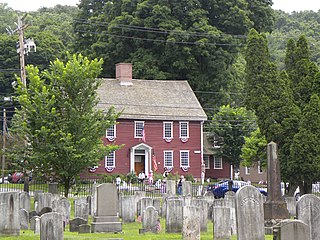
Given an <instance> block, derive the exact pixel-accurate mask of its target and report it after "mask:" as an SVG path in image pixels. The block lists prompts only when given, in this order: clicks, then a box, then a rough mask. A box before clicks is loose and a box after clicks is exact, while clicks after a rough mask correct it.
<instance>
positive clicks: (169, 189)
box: [166, 180, 177, 196]
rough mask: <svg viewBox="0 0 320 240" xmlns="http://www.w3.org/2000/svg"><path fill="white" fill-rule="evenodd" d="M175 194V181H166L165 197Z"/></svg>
mask: <svg viewBox="0 0 320 240" xmlns="http://www.w3.org/2000/svg"><path fill="white" fill-rule="evenodd" d="M176 192H177V186H176V181H175V180H167V182H166V194H167V196H174V195H176Z"/></svg>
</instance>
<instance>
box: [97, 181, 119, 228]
mask: <svg viewBox="0 0 320 240" xmlns="http://www.w3.org/2000/svg"><path fill="white" fill-rule="evenodd" d="M96 190H97V199H96V201H97V209H96V215H95V216H94V217H93V221H92V225H91V230H92V232H93V233H95V232H121V231H122V223H121V222H120V221H119V217H118V211H119V209H118V204H119V199H118V192H117V187H116V185H114V184H111V183H104V184H101V185H99V186H98V187H97V189H96Z"/></svg>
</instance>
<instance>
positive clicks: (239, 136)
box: [210, 106, 257, 168]
mask: <svg viewBox="0 0 320 240" xmlns="http://www.w3.org/2000/svg"><path fill="white" fill-rule="evenodd" d="M210 127H211V132H214V133H215V134H216V136H219V139H220V140H219V141H218V142H219V144H220V145H221V146H220V148H219V149H220V152H219V153H218V154H217V155H220V156H221V157H223V159H225V160H227V161H228V162H229V163H231V164H233V165H234V166H235V167H236V168H239V165H240V160H241V159H240V155H241V148H242V145H243V144H244V142H245V138H244V137H246V136H249V135H250V133H251V132H252V131H254V130H255V129H256V127H257V126H256V123H255V116H254V114H253V112H251V111H247V110H246V109H245V108H243V107H241V108H235V107H230V106H222V107H221V108H220V110H219V112H218V113H216V114H215V115H214V117H213V118H212V121H211V124H210Z"/></svg>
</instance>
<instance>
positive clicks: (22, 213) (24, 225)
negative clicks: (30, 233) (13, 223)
mask: <svg viewBox="0 0 320 240" xmlns="http://www.w3.org/2000/svg"><path fill="white" fill-rule="evenodd" d="M19 217H20V229H21V230H28V229H29V213H28V211H27V210H25V209H23V208H20V210H19Z"/></svg>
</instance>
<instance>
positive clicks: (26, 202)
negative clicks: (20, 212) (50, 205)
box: [19, 192, 30, 212]
mask: <svg viewBox="0 0 320 240" xmlns="http://www.w3.org/2000/svg"><path fill="white" fill-rule="evenodd" d="M19 199H20V208H23V209H25V210H26V211H28V212H29V211H30V195H29V193H27V192H21V193H19Z"/></svg>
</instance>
